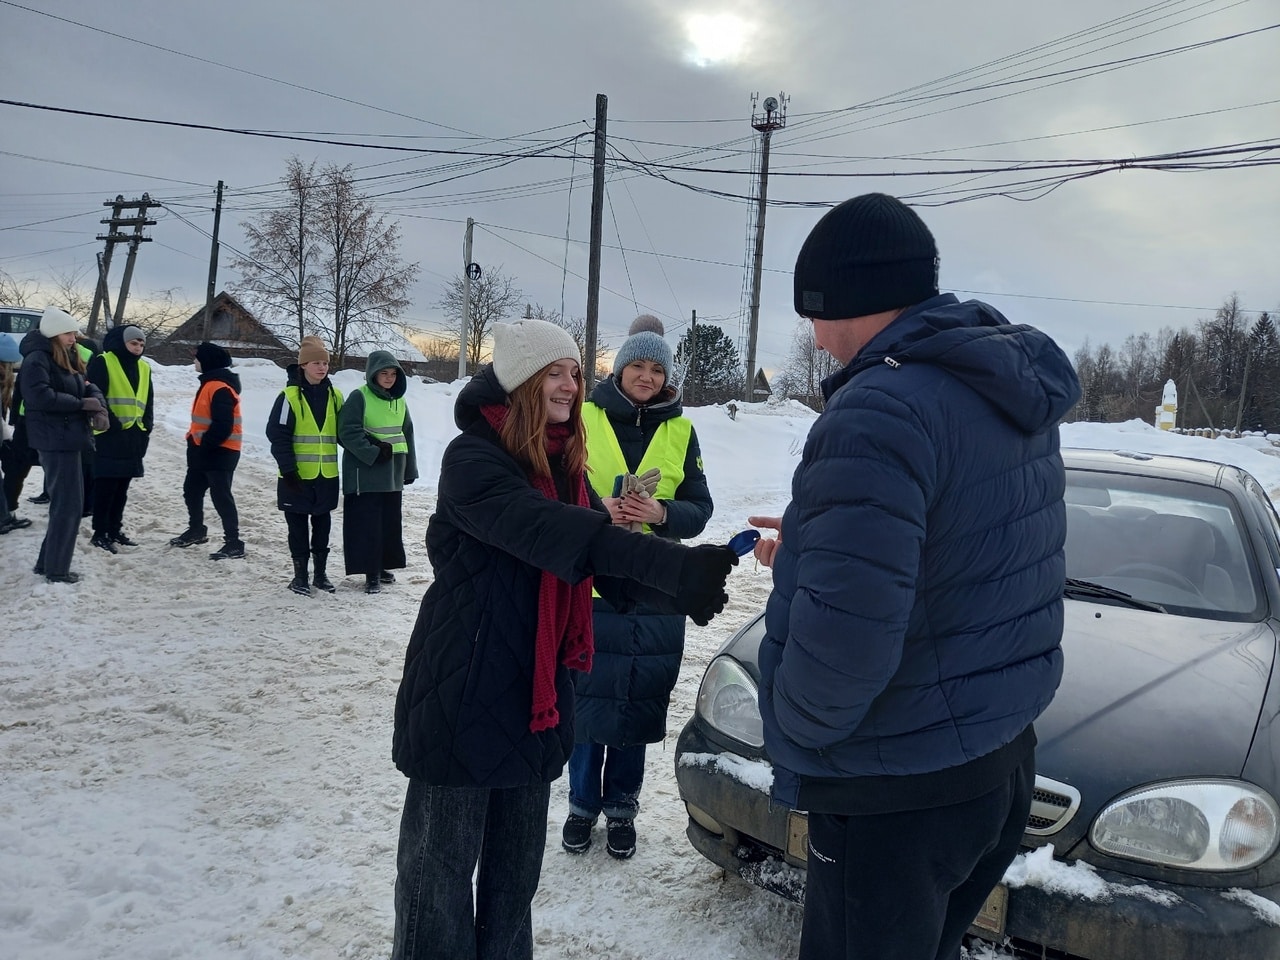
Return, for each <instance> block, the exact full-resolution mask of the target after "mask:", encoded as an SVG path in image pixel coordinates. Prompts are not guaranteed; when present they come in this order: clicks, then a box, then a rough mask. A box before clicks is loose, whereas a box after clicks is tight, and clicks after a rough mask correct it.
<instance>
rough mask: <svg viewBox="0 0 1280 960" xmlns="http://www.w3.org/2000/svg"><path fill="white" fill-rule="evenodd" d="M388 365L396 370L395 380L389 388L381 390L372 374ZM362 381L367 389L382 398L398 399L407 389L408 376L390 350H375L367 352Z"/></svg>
mask: <svg viewBox="0 0 1280 960" xmlns="http://www.w3.org/2000/svg"><path fill="white" fill-rule="evenodd" d="M388 367H394V368H395V371H396V382H395V383H393V384H392V385H391V389H390V390H383V389H382V388H381V387H380V386H378V384H377V383H376V382H375V381H374V376H375V375H376V374H377V373H378V371H379V370H386V369H387V368H388ZM364 382H365V384H366V385H368V387H369V389H370V390H372V391H373V392H374V393H375V394H377V395H378V396H380V397H382V399H384V400H399V399H400V398H401V397H403V396H404V395H405V391H406V390H408V389H409V381H408V378H407V377H406V376H405V375H404V368H403V367H402V366H400V361H399V360H397V359H396V358H395V354H393V353H392V352H391V351H390V350H375V351H373V353H371V354H369V359H368V360H366V361H365V365H364Z"/></svg>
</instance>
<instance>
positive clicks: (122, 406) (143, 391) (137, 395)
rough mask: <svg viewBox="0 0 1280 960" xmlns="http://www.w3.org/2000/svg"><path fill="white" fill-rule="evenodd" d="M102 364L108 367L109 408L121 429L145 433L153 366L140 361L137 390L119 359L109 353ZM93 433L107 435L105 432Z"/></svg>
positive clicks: (103, 358)
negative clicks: (143, 420) (144, 424)
mask: <svg viewBox="0 0 1280 960" xmlns="http://www.w3.org/2000/svg"><path fill="white" fill-rule="evenodd" d="M102 362H103V363H104V364H106V367H107V406H108V407H110V408H111V412H112V413H114V414H115V416H116V419H117V420H119V421H120V429H122V430H129V429H131V428H137V429H138V430H141V431H142V432H143V433H145V432H146V430H147V428H146V427H144V426H143V425H142V415H143V414H144V413H146V412H147V399H148V398H149V397H150V396H151V364H149V363H147V362H146V361H145V360H139V361H138V388H137V390H135V389H134V388H133V384H131V383H130V382H129V378H128V377H127V376H126V375H125V372H124V365H123V364H121V363H120V358H119V357H117V356H116V355H115V354H114V353H113V352H111V351H107V352H106V353H104V354H103V355H102ZM93 432H94V433H106V431H105V430H95V431H93Z"/></svg>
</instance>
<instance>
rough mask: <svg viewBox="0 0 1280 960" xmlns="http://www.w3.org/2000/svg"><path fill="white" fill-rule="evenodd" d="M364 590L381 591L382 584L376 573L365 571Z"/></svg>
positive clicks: (366, 591) (368, 591)
mask: <svg viewBox="0 0 1280 960" xmlns="http://www.w3.org/2000/svg"><path fill="white" fill-rule="evenodd" d="M364 592H365V593H381V592H382V584H380V583H379V582H378V575H377V574H376V573H366V574H365V575H364Z"/></svg>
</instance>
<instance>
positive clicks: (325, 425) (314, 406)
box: [267, 337, 342, 597]
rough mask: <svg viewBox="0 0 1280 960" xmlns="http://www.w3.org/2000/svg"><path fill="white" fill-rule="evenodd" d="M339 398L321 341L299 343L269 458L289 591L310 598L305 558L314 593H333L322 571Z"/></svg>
mask: <svg viewBox="0 0 1280 960" xmlns="http://www.w3.org/2000/svg"><path fill="white" fill-rule="evenodd" d="M341 409H342V394H340V393H339V392H338V390H337V388H336V387H334V385H333V382H332V381H331V380H330V379H329V351H328V349H327V348H326V347H325V345H324V342H323V341H322V340H321V339H320V338H319V337H303V338H302V343H301V344H299V346H298V362H297V363H293V364H290V365H289V371H288V385H287V386H286V387H285V388H284V389H283V390H282V391H280V396H278V397H276V403H275V406H274V407H272V408H271V416H270V417H269V418H268V419H267V439H268V440H270V441H271V455H272V456H273V457H275V458H276V464H277V466H279V468H280V479H279V480H278V481H277V483H276V506H278V507H279V508H280V509H281V510H283V511H284V519H285V523H286V524H287V525H288V527H289V556H290V557H291V558H292V560H293V580H292V581H290V583H289V589H290V590H292V591H293V592H294V593H297V594H300V595H301V596H304V597H306V596H310V595H311V580H310V578H309V571H308V570H307V560H308V558H309V557H310V558H314V560H315V581H314V582H315V585H316V589H317V590H323V591H324V592H325V593H333V591H334V589H335V587H334V585H333V581H331V580H330V579H329V575H328V571H327V568H326V565H327V564H328V561H329V530H330V528H331V527H332V524H333V511H334V509H335V508H336V507H337V506H338V411H340V410H341Z"/></svg>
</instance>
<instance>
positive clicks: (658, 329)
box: [613, 313, 672, 380]
mask: <svg viewBox="0 0 1280 960" xmlns="http://www.w3.org/2000/svg"><path fill="white" fill-rule="evenodd" d="M665 332H666V331H665V328H664V327H663V326H662V321H661V320H659V319H658V318H657V317H655V316H653V315H652V314H648V313H642V314H641V315H640V316H638V317H636V318H635V319H634V320H632V321H631V326H630V327H629V328H628V329H627V334H628V336H627V339H626V340H624V341H623V343H622V346H621V347H619V348H618V353H617V355H616V356H615V357H614V358H613V375H614V376H615V377H617V376H621V375H622V368H623V367H625V366H626V365H627V364H629V363H634V362H635V361H636V360H652V361H653V362H654V363H656V364H658V365H659V366H660V367H662V372H663V373H664V374H666V376H667V379H668V380H670V379H671V364H672V358H671V348H670V347H669V346H667V341H665V340H663V339H662V335H663V333H665Z"/></svg>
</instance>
